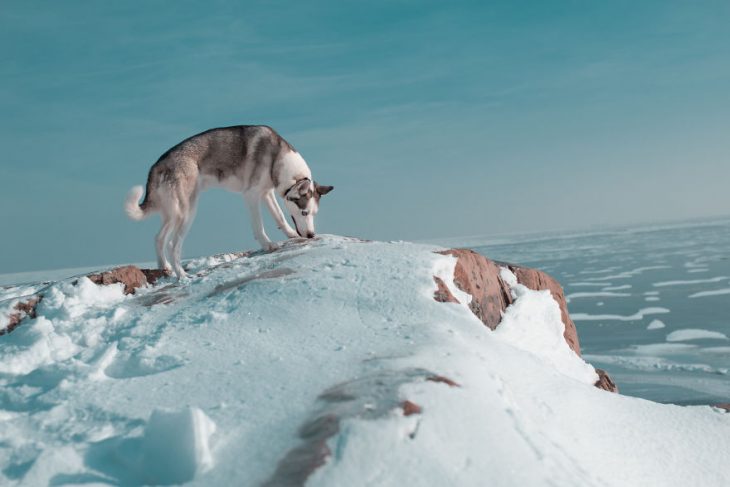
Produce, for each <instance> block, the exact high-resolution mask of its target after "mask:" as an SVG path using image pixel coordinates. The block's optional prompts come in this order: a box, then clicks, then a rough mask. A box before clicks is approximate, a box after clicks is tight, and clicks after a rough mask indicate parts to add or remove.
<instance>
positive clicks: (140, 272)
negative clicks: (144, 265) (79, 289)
mask: <svg viewBox="0 0 730 487" xmlns="http://www.w3.org/2000/svg"><path fill="white" fill-rule="evenodd" d="M166 275H167V273H166V272H165V271H162V270H158V269H140V268H139V267H137V266H134V265H125V266H123V267H117V268H115V269H111V270H108V271H104V272H101V273H98V274H89V275H88V276H86V277H88V278H89V279H90V280H91V282H93V283H94V284H99V285H109V284H116V283H118V282H121V283H122V284H124V294H134V290H135V289H137V288H138V287H142V286H146V285H147V284H154V283H155V282H156V281H157V280H158V279H159V278H160V277H163V276H166Z"/></svg>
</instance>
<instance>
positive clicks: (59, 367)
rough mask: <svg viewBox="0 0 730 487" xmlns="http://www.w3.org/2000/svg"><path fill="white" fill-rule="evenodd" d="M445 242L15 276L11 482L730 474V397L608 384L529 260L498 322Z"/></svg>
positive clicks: (314, 248) (4, 345)
mask: <svg viewBox="0 0 730 487" xmlns="http://www.w3.org/2000/svg"><path fill="white" fill-rule="evenodd" d="M437 251H443V249H439V248H435V247H432V246H424V245H414V244H408V243H402V242H398V243H381V242H367V243H365V242H360V241H357V240H354V239H348V238H341V237H322V238H319V239H317V240H313V241H308V242H306V243H288V244H286V245H284V247H283V248H282V249H280V250H279V251H277V252H274V253H271V254H252V255H228V256H219V257H212V258H205V259H197V260H193V261H191V262H189V263H188V266H187V267H188V272H190V273H191V274H192V278H191V279H190V280H187V281H183V282H177V281H174V280H172V279H169V278H164V277H162V278H160V277H159V276H157V275H145V276H142V277H140V276H137V278H138V279H139V281H140V285H142V287H138V288H137V289H132V290H133V291H134V292H131V291H132V290H130V289H128V288H127V287H126V285H125V284H124V283H122V282H115V279H110V278H108V276H106V277H104V276H103V275H101V274H100V275H97V276H96V277H94V276H91V278H88V277H79V278H77V279H69V280H65V281H60V282H55V283H48V284H38V285H29V286H24V287H13V288H7V289H4V290H3V291H2V292H3V297H4V298H5V300H4V301H2V302H0V327H3V324H10V323H14V325H13V329H12V330H9V328H8V325H5V327H4V331H5V334H4V335H3V336H0V385H1V386H2V388H1V389H0V484H3V485H66V484H97V485H98V484H101V485H103V484H110V485H120V484H121V485H134V484H157V485H160V484H179V483H190V484H192V485H252V486H255V485H269V486H288V485H304V484H306V485H310V486H342V485H378V486H381V485H385V486H387V485H393V486H401V485H407V484H408V483H410V484H412V485H465V486H471V485H474V486H477V485H485V484H488V485H497V486H500V485H505V486H512V485H520V486H543V485H545V486H547V485H561V486H562V485H576V486H611V485H616V486H627V485H636V486H652V485H656V486H673V485H677V486H680V485H681V486H685V485H704V486H715V485H716V486H724V485H729V484H730V467H728V466H727V461H726V454H727V452H728V451H730V415H729V414H726V413H724V412H721V410H719V409H714V408H710V407H704V406H703V407H700V406H696V407H679V406H673V405H662V404H657V403H652V402H649V401H645V400H641V399H636V398H631V397H624V396H620V395H618V394H612V393H609V392H606V391H603V390H600V389H599V388H597V387H594V383H595V382H596V381H597V379H598V376H597V374H596V372H595V371H594V369H593V367H591V366H590V365H589V364H587V363H586V362H585V361H584V360H583V359H582V358H581V357H580V355H579V350H580V349H579V347H578V344H577V341H576V343H575V344H571V343H570V341H569V340H568V333H567V331H568V330H566V315H567V308H565V309H562V308H563V307H564V303H560V304H559V303H558V302H557V301H556V300H555V294H554V292H552V291H551V290H550V289H546V290H534V289H531V288H530V287H531V286H530V285H529V284H528V283H526V282H523V281H521V280H520V279H519V277H520V272H522V271H519V270H518V269H516V268H514V267H510V266H507V265H502V266H500V268H499V278H500V279H501V282H502V284H500V286H502V285H505V286H506V287H504V289H506V290H507V291H508V292H507V293H506V295H504V294H503V295H502V297H501V298H500V299H502V301H503V305H499V306H498V307H497V308H494V309H496V310H497V311H496V313H498V314H497V315H496V316H499V318H500V322H499V326H498V327H496V329H494V330H492V329H490V327H488V326H485V322H484V321H483V320H482V319H481V318H482V317H477V315H476V314H475V312H474V310H475V309H479V310H482V311H484V312H486V311H487V310H491V309H492V308H491V307H490V306H492V304H494V303H492V304H489V303H488V302H487V300H482V299H481V298H479V297H478V296H477V297H474V296H471V295H469V294H468V293H467V292H465V291H464V289H461V288H459V286H458V285H457V283H459V282H461V283H462V284H463V279H462V280H461V281H460V279H459V277H462V278H463V276H456V278H455V272H456V271H457V263H458V260H457V256H454V255H443V254H439V253H437ZM494 265H497V264H494ZM125 272H126V271H125ZM130 272H132V271H130ZM457 274H458V272H457ZM434 277H436V278H437V280H436V281H435V280H434ZM143 278H144V279H143ZM153 280H156V282H155V283H154V285H146V286H145V285H144V283H145V282H150V281H153ZM97 282H98V283H99V284H107V285H105V286H102V285H99V284H97ZM479 282H481V281H479ZM479 286H481V284H480V285H479ZM532 287H535V286H532ZM538 287H539V286H538ZM475 289H476V287H475ZM500 289H501V288H500ZM561 292H562V291H561ZM435 293H436V295H437V296H440V297H442V298H444V299H440V300H439V301H437V300H435V299H434V294H435ZM38 296H42V298H41V299H37V300H36V301H35V302H34V303H33V304H32V305H29V304H28V303H29V300H30V299H33V298H37V297H38ZM449 296H450V297H451V298H453V299H450V298H449ZM490 313H491V311H490ZM571 323H572V322H571ZM576 340H577V337H576Z"/></svg>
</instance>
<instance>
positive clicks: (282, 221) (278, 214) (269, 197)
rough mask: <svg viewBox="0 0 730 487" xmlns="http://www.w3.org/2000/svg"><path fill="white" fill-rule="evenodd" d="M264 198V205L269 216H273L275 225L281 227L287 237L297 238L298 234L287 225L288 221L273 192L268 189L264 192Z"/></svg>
mask: <svg viewBox="0 0 730 487" xmlns="http://www.w3.org/2000/svg"><path fill="white" fill-rule="evenodd" d="M264 199H265V200H266V206H267V207H268V208H269V212H270V213H271V216H272V217H274V221H275V222H276V225H277V226H278V227H279V228H280V229H281V231H282V232H284V235H286V236H287V237H289V238H297V237H298V236H299V234H298V233H297V232H296V230H294V229H293V228H292V227H291V225H289V223H287V221H286V218H285V217H284V212H283V211H281V207H280V206H279V202H278V201H276V195H275V194H274V192H273V191H269V192H268V193H266V196H264Z"/></svg>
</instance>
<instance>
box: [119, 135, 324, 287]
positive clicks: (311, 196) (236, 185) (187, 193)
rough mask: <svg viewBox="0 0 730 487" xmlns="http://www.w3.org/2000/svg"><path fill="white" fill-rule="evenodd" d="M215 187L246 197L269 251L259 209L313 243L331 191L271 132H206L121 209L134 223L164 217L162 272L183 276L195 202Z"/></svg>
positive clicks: (165, 159)
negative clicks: (263, 208) (155, 215)
mask: <svg viewBox="0 0 730 487" xmlns="http://www.w3.org/2000/svg"><path fill="white" fill-rule="evenodd" d="M213 186H218V187H223V188H226V189H228V190H230V191H233V192H236V193H242V194H243V199H244V201H245V202H246V205H247V206H248V210H249V212H250V213H251V225H252V227H253V233H254V236H255V237H256V240H257V241H258V242H259V244H260V245H261V247H262V248H263V249H264V250H266V251H271V250H274V249H275V248H276V245H275V244H274V243H273V242H272V241H271V240H270V239H269V237H268V236H267V235H266V231H265V230H264V223H263V220H262V219H261V208H260V206H261V202H262V201H263V202H264V203H265V204H266V207H267V208H268V209H269V211H270V212H271V216H273V217H274V220H275V221H276V224H277V225H278V227H279V228H280V229H281V230H282V231H283V232H284V234H286V236H287V237H289V238H295V237H306V238H312V237H314V215H316V214H317V211H318V210H319V199H320V197H321V196H322V195H325V194H327V193H329V192H330V191H332V189H333V187H332V186H320V185H319V184H317V183H316V182H315V181H313V180H312V173H311V171H310V170H309V167H308V166H307V163H306V162H304V159H303V158H302V156H300V155H299V153H298V152H297V151H296V150H295V149H294V147H292V146H291V144H289V143H288V142H287V141H286V140H284V138H283V137H281V136H280V135H279V134H278V133H276V131H275V130H274V129H272V128H271V127H267V126H263V125H237V126H234V127H224V128H215V129H211V130H207V131H205V132H202V133H200V134H198V135H194V136H192V137H190V138H188V139H185V140H183V141H182V142H180V143H179V144H177V145H176V146H174V147H173V148H172V149H170V150H168V151H167V152H165V153H164V154H162V156H160V158H159V159H158V160H157V162H156V163H155V164H154V165H153V166H152V168H150V172H149V175H148V176H147V190H146V194H145V197H144V201H142V203H141V204H140V203H139V200H140V198H141V197H142V193H143V192H144V189H143V188H142V186H135V187H133V188H132V189H131V190H130V191H129V195H128V196H127V201H126V203H125V205H124V209H125V211H126V213H127V215H128V216H129V217H130V218H131V219H133V220H141V219H142V218H144V217H146V216H148V215H149V214H150V213H154V212H157V211H159V212H160V214H161V215H162V228H161V229H160V231H159V233H158V234H157V238H156V249H157V265H158V266H159V267H160V269H164V270H167V271H169V270H170V263H169V262H168V260H167V257H166V253H167V256H169V257H170V258H171V260H172V270H173V271H174V272H175V274H176V275H177V276H178V278H182V277H185V276H186V274H185V271H184V270H183V268H182V266H181V265H180V257H181V254H182V243H183V239H184V238H185V234H186V233H187V231H188V229H189V228H190V224H191V223H192V222H193V218H194V217H195V207H196V204H197V201H198V195H199V194H200V192H201V191H202V190H204V189H206V188H209V187H213ZM275 193H278V195H279V196H281V197H282V198H283V199H284V203H285V204H286V207H287V209H288V210H289V213H290V214H291V218H292V221H293V222H294V228H292V227H291V226H290V225H289V223H288V222H287V221H286V219H285V217H284V213H283V212H282V211H281V208H280V207H279V203H278V202H277V200H276V195H275Z"/></svg>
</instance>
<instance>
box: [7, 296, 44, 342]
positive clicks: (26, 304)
mask: <svg viewBox="0 0 730 487" xmlns="http://www.w3.org/2000/svg"><path fill="white" fill-rule="evenodd" d="M41 299H43V296H41V295H40V294H37V295H34V296H31V297H29V298H27V299H26V300H25V301H21V302H19V303H18V304H16V305H15V306H14V307H13V310H14V312H13V313H11V314H10V316H9V317H8V323H7V324H6V325H5V328H2V329H0V335H5V334H7V333H10V332H12V331H13V330H14V329H16V328H17V327H18V325H20V323H22V322H23V320H24V319H25V318H35V317H36V313H35V310H36V307H37V306H38V303H40V302H41Z"/></svg>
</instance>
